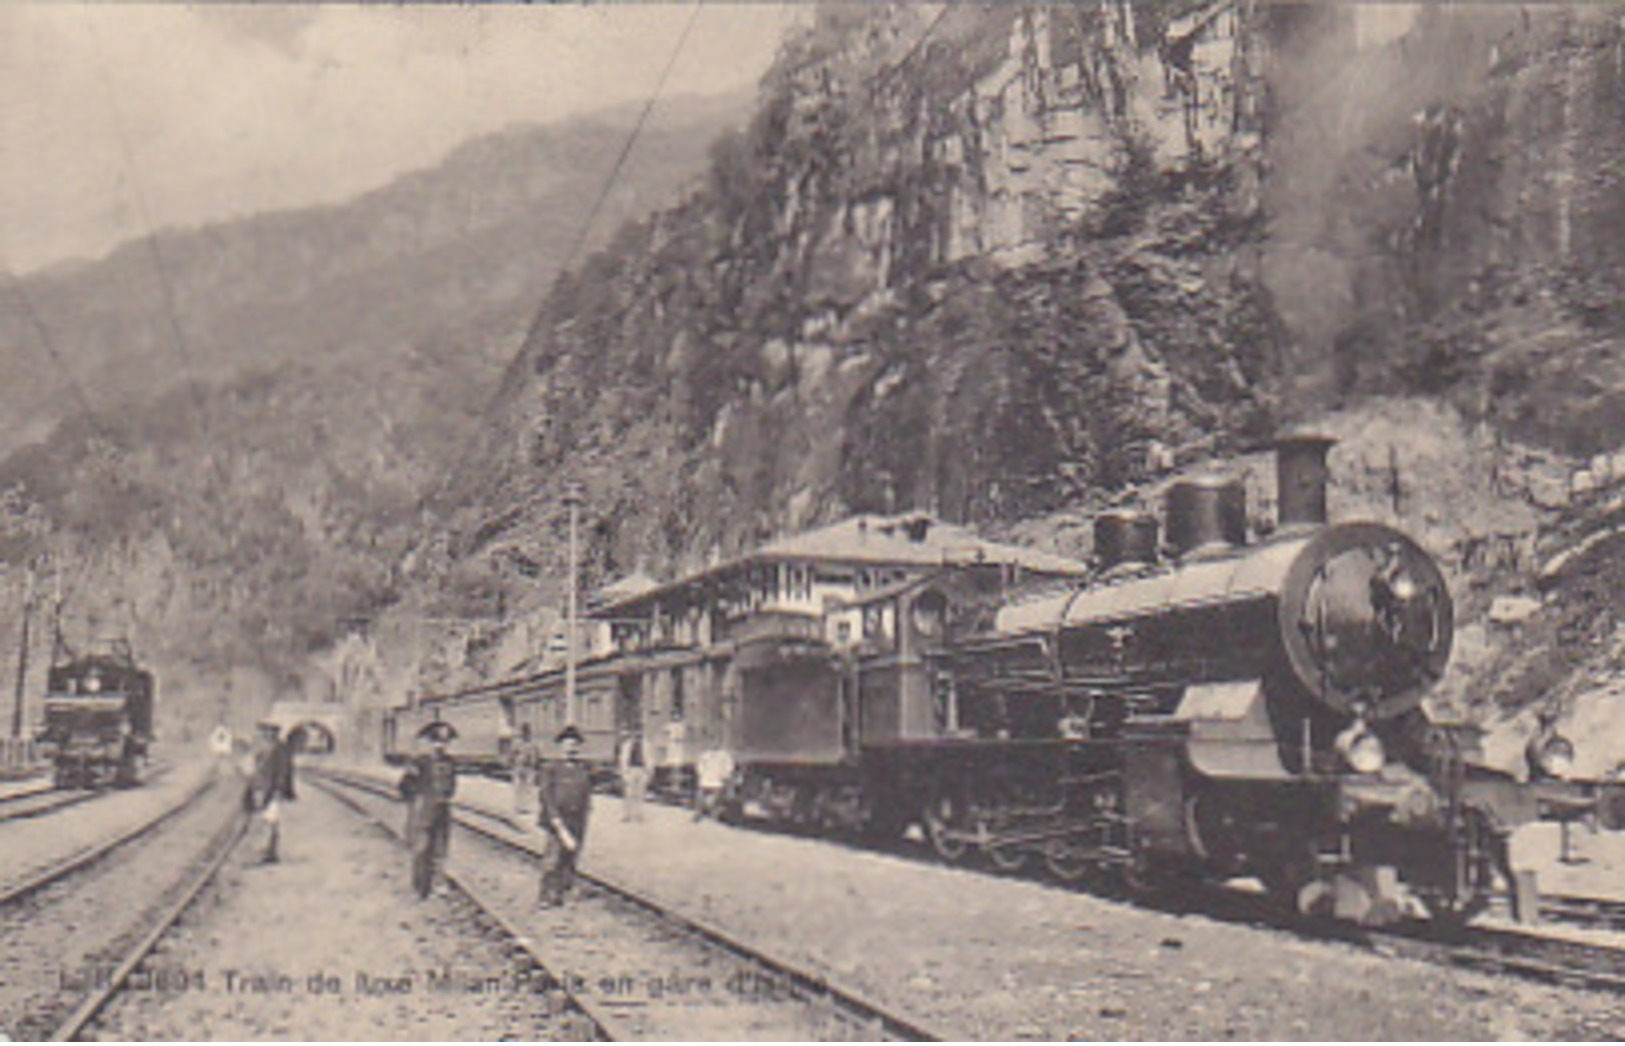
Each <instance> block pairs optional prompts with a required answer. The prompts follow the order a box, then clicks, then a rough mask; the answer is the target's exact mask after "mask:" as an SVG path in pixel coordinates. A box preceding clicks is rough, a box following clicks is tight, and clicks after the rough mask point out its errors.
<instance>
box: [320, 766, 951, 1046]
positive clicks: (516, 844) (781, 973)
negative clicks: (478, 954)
mask: <svg viewBox="0 0 1625 1046" xmlns="http://www.w3.org/2000/svg"><path fill="white" fill-rule="evenodd" d="M321 775H322V776H323V777H326V778H329V779H331V780H333V781H336V782H338V783H341V784H344V785H348V786H350V787H352V788H356V789H359V790H362V791H367V792H371V793H372V794H374V795H379V796H384V797H387V798H390V799H392V800H393V799H395V795H394V791H393V789H392V788H390V787H389V786H388V785H387V784H385V783H383V782H381V781H379V780H377V779H376V778H373V777H369V776H366V775H363V774H358V773H353V772H347V771H342V770H336V769H333V768H326V769H324V770H322V771H321ZM455 806H456V810H457V813H458V815H459V816H458V818H457V820H458V823H459V824H460V825H462V826H463V827H464V828H466V829H468V830H470V831H472V832H475V833H477V834H479V835H480V836H482V837H484V838H487V839H490V840H492V841H493V842H496V843H498V844H500V845H502V846H505V847H508V848H510V849H512V850H516V851H519V852H521V853H525V854H528V855H531V856H538V855H539V851H538V850H537V848H536V847H535V845H534V844H533V843H531V842H529V841H527V840H523V839H518V838H515V837H514V836H513V835H512V834H510V833H511V822H510V821H509V820H508V817H507V815H506V814H504V813H502V812H499V811H494V810H490V809H487V808H485V807H484V806H482V805H481V804H477V803H470V802H466V801H459V802H457V803H456V804H455ZM475 818H478V819H480V820H483V821H486V822H489V823H488V824H481V823H480V821H479V820H475ZM495 826H500V827H495ZM577 875H578V877H579V878H580V879H582V880H583V881H585V882H587V883H589V884H591V885H592V886H593V887H596V888H597V889H598V890H600V891H602V892H603V893H604V894H606V895H608V896H611V897H614V898H616V899H618V900H620V901H623V902H626V903H628V904H630V905H632V906H633V907H635V908H637V909H640V910H642V911H644V912H646V913H648V914H650V915H652V916H654V917H655V918H656V919H658V920H660V921H661V922H663V923H665V924H666V925H667V926H669V927H671V928H673V929H676V930H678V931H679V932H680V933H682V934H685V935H687V936H689V937H692V938H694V939H696V940H698V941H700V942H701V943H702V944H704V945H706V946H708V947H711V948H715V949H718V950H720V951H722V952H724V953H726V954H729V955H732V956H734V957H735V958H738V959H741V960H744V961H745V962H746V963H748V964H751V965H753V966H755V967H757V968H758V969H760V970H762V971H765V972H766V973H767V974H768V975H769V976H770V977H772V978H774V979H776V981H778V982H780V983H783V984H785V985H787V986H788V988H789V992H790V994H792V995H793V996H794V997H796V998H798V999H801V1000H804V1001H807V1002H811V1003H814V1004H822V1005H825V1006H827V1007H828V1008H829V1010H830V1011H831V1012H833V1013H836V1014H839V1015H840V1016H841V1018H842V1019H843V1020H844V1021H845V1022H846V1023H848V1024H850V1025H853V1026H855V1027H856V1028H857V1029H859V1030H860V1031H862V1032H863V1033H864V1034H865V1036H866V1037H869V1038H886V1039H892V1040H898V1041H907V1042H935V1041H939V1040H940V1039H941V1038H943V1036H942V1035H941V1034H939V1033H938V1032H936V1031H934V1030H932V1029H931V1028H930V1027H929V1026H928V1025H927V1024H926V1023H925V1022H924V1021H923V1020H921V1019H919V1018H917V1017H915V1016H913V1015H910V1014H906V1013H903V1012H901V1011H900V1009H899V1008H898V1007H896V1006H893V1005H891V1004H884V1003H881V1002H879V1001H877V1000H875V999H873V998H871V997H870V996H869V995H868V994H867V993H865V992H863V991H862V990H860V989H858V988H856V987H854V986H852V985H849V984H843V983H841V982H839V981H837V980H836V979H834V978H831V977H828V976H825V975H824V974H821V973H817V972H815V971H811V970H807V969H806V968H804V967H803V966H801V965H800V964H798V963H796V962H794V961H792V960H789V959H787V958H785V957H782V956H778V955H774V954H772V953H771V952H769V951H768V950H766V949H764V948H761V947H758V946H756V945H753V944H750V943H748V942H746V941H744V940H743V939H741V938H740V937H739V936H738V935H736V934H734V933H732V932H730V931H728V930H725V929H723V928H721V927H719V926H717V925H715V924H713V923H709V922H707V921H705V920H702V919H699V918H696V917H694V916H692V915H688V914H686V913H684V912H681V911H678V910H677V909H676V908H674V907H673V906H671V905H668V904H666V903H664V902H661V901H659V900H657V899H655V898H653V897H650V896H648V895H647V894H644V893H642V892H640V891H638V890H637V889H635V888H633V887H631V886H629V885H627V884H625V883H622V882H618V881H616V880H614V879H612V878H610V877H608V876H606V875H603V874H602V873H595V872H586V871H582V870H578V871H577ZM464 886H465V887H466V883H465V884H464ZM531 947H533V945H530V944H527V949H529V948H531ZM532 954H533V958H535V959H536V961H537V963H538V964H539V965H541V966H542V967H543V968H544V969H546V968H547V966H548V959H547V958H546V957H544V956H540V955H536V954H534V952H533V953H532ZM588 1002H589V1004H591V1001H590V1000H588ZM594 1005H595V1004H594ZM599 1008H600V1009H602V1007H599ZM606 1016H608V1018H609V1022H608V1024H607V1025H606V1028H607V1029H608V1030H610V1031H611V1033H613V1031H614V1029H615V1027H616V1026H617V1023H618V1022H619V1020H620V1019H619V1018H618V1017H617V1016H616V1015H615V1014H607V1015H606Z"/></svg>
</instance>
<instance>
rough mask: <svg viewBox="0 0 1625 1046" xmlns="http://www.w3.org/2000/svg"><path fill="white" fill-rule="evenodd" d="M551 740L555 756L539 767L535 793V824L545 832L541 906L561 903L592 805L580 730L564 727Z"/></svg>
mask: <svg viewBox="0 0 1625 1046" xmlns="http://www.w3.org/2000/svg"><path fill="white" fill-rule="evenodd" d="M555 740H556V741H557V742H558V745H559V758H557V759H553V760H549V761H548V762H547V763H546V764H544V765H543V766H542V777H541V787H540V789H539V795H538V798H539V799H540V800H541V804H542V810H541V815H540V817H539V821H538V823H539V824H540V825H541V827H542V828H543V830H544V831H546V832H547V847H546V849H545V850H544V851H543V852H542V882H541V891H540V896H539V897H538V899H537V903H538V904H539V905H540V906H541V907H543V908H556V907H558V906H559V905H561V904H563V903H564V898H565V895H566V894H568V893H569V892H570V886H571V885H572V884H573V883H574V882H575V875H576V862H577V861H579V860H580V859H581V845H582V843H584V842H585V841H586V838H587V813H588V810H589V808H590V807H591V805H592V775H591V772H590V770H589V769H588V767H587V764H586V763H583V762H582V761H581V741H582V738H581V731H579V730H577V729H576V728H575V727H574V726H573V725H572V726H567V727H565V728H564V729H563V730H561V731H559V735H558V737H557V738H555Z"/></svg>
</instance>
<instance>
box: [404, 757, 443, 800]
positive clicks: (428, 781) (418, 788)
mask: <svg viewBox="0 0 1625 1046" xmlns="http://www.w3.org/2000/svg"><path fill="white" fill-rule="evenodd" d="M400 791H401V796H402V797H403V798H406V799H410V800H416V801H417V802H418V803H419V804H421V805H424V806H443V805H445V804H446V803H449V802H450V801H451V797H452V796H453V795H456V794H457V764H456V763H454V762H452V759H451V757H450V756H448V755H437V754H435V753H433V752H431V753H429V754H427V755H420V756H416V757H415V758H413V760H412V764H411V765H410V766H408V767H407V768H406V773H405V774H404V775H403V776H402V777H401V785H400Z"/></svg>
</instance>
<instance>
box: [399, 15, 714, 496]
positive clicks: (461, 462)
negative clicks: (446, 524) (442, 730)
mask: <svg viewBox="0 0 1625 1046" xmlns="http://www.w3.org/2000/svg"><path fill="white" fill-rule="evenodd" d="M704 6H705V0H695V2H694V4H693V5H692V7H691V8H690V10H689V14H688V18H687V20H686V21H685V22H684V24H683V28H682V31H681V32H680V33H679V34H678V36H677V39H676V41H675V42H674V43H673V44H672V49H671V53H670V54H669V55H668V56H667V57H666V62H665V65H664V66H663V67H662V68H661V70H660V75H659V77H658V78H657V79H656V81H655V84H654V87H653V89H652V90H651V91H650V93H649V97H648V98H647V100H645V101H644V103H643V107H642V109H640V110H639V112H638V115H637V118H636V119H635V120H634V121H633V123H632V127H631V128H630V130H629V131H628V132H627V136H626V140H625V141H624V142H622V143H621V148H620V150H619V151H618V152H617V153H616V156H615V160H614V162H613V163H612V164H611V165H610V168H609V171H608V173H607V174H606V175H605V176H604V179H603V182H602V184H601V185H600V186H599V189H598V193H597V195H596V196H595V198H594V199H593V203H592V206H591V207H589V208H588V209H587V213H586V216H585V217H584V218H583V219H582V222H581V225H580V226H579V227H578V228H577V230H576V234H575V236H574V238H573V239H572V240H571V244H570V249H569V251H568V252H567V253H566V255H565V260H564V262H563V264H562V265H560V266H559V268H558V273H559V274H560V275H563V274H565V273H568V272H569V271H571V270H572V269H573V268H574V267H575V264H576V263H577V261H578V260H579V259H580V255H581V252H582V250H583V249H584V248H585V247H586V245H587V243H588V242H589V241H590V238H591V234H592V231H593V227H594V225H595V223H596V222H597V220H598V217H599V215H600V213H601V212H602V211H603V210H604V207H605V205H606V204H607V203H608V201H609V198H610V195H611V194H612V193H613V192H614V190H615V186H616V183H617V182H618V181H619V179H620V177H621V175H622V173H623V172H624V171H625V169H626V165H627V162H628V161H629V160H630V159H631V157H632V154H633V152H634V151H635V150H636V148H637V143H638V139H639V138H640V137H641V136H642V134H643V132H644V130H645V128H646V127H647V125H648V122H649V117H650V115H651V114H652V113H653V112H654V109H655V106H656V105H657V104H658V103H659V101H660V97H661V95H662V94H663V93H664V92H665V89H666V86H667V84H668V82H669V81H670V79H671V74H672V72H673V71H674V70H675V69H676V67H677V61H678V59H679V58H680V57H681V56H682V53H683V48H684V47H685V46H686V44H687V42H688V39H689V37H690V36H691V35H692V34H693V31H694V27H695V25H696V24H697V23H698V21H699V15H700V10H701V9H702V8H703V7H704ZM543 318H544V310H543V309H541V308H538V309H537V311H536V315H535V316H534V318H533V319H532V321H531V323H530V326H529V328H528V329H527V332H526V337H525V341H524V344H526V345H528V344H530V342H531V340H532V339H533V338H534V337H535V335H536V333H537V331H538V330H539V328H540V325H541V323H542V320H543ZM500 395H501V387H500V386H499V388H498V390H497V391H496V392H494V393H493V395H492V400H493V402H494V401H495V398H496V397H497V396H500ZM488 431H489V429H488V427H487V426H484V425H478V426H476V427H475V429H474V431H473V432H471V433H469V434H468V435H467V436H465V437H464V439H463V447H462V450H461V452H460V453H459V454H458V456H457V460H456V464H455V466H454V467H453V468H451V469H449V470H448V471H447V472H445V473H444V474H443V478H442V480H441V482H440V483H438V484H435V485H434V486H433V487H432V488H426V489H425V490H424V492H423V493H422V494H421V495H420V496H419V498H418V502H417V511H416V515H417V516H418V518H419V519H420V520H421V518H422V514H423V510H424V507H425V506H426V505H428V503H429V502H430V500H431V499H433V498H434V497H435V496H436V495H438V494H441V493H443V492H444V491H445V490H446V487H447V484H448V483H449V482H450V481H451V479H452V477H456V476H460V475H463V474H464V472H465V471H466V469H467V467H468V465H469V462H470V460H471V459H472V458H473V457H474V455H475V454H477V453H478V452H479V450H480V449H481V447H482V446H484V445H485V437H486V434H487V432H488Z"/></svg>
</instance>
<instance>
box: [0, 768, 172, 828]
mask: <svg viewBox="0 0 1625 1046" xmlns="http://www.w3.org/2000/svg"><path fill="white" fill-rule="evenodd" d="M167 770H168V766H167V764H159V765H157V766H155V767H154V768H153V769H152V770H151V771H150V772H149V774H148V775H147V783H151V782H153V781H156V780H158V779H159V778H160V777H162V776H163V775H164V773H165V772H166V771H167ZM107 794H109V793H108V792H106V791H99V790H97V789H93V788H56V787H53V786H52V785H51V784H50V782H49V781H41V782H40V786H39V787H38V788H33V789H29V790H27V791H19V792H13V793H11V794H9V795H4V796H0V824H4V823H5V822H7V821H21V820H26V819H28V818H30V817H40V816H42V815H44V814H49V813H55V812H56V811H58V810H63V809H66V808H68V807H70V806H77V805H79V804H80V803H83V802H86V801H88V800H91V799H96V798H99V797H101V796H104V795H107Z"/></svg>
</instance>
